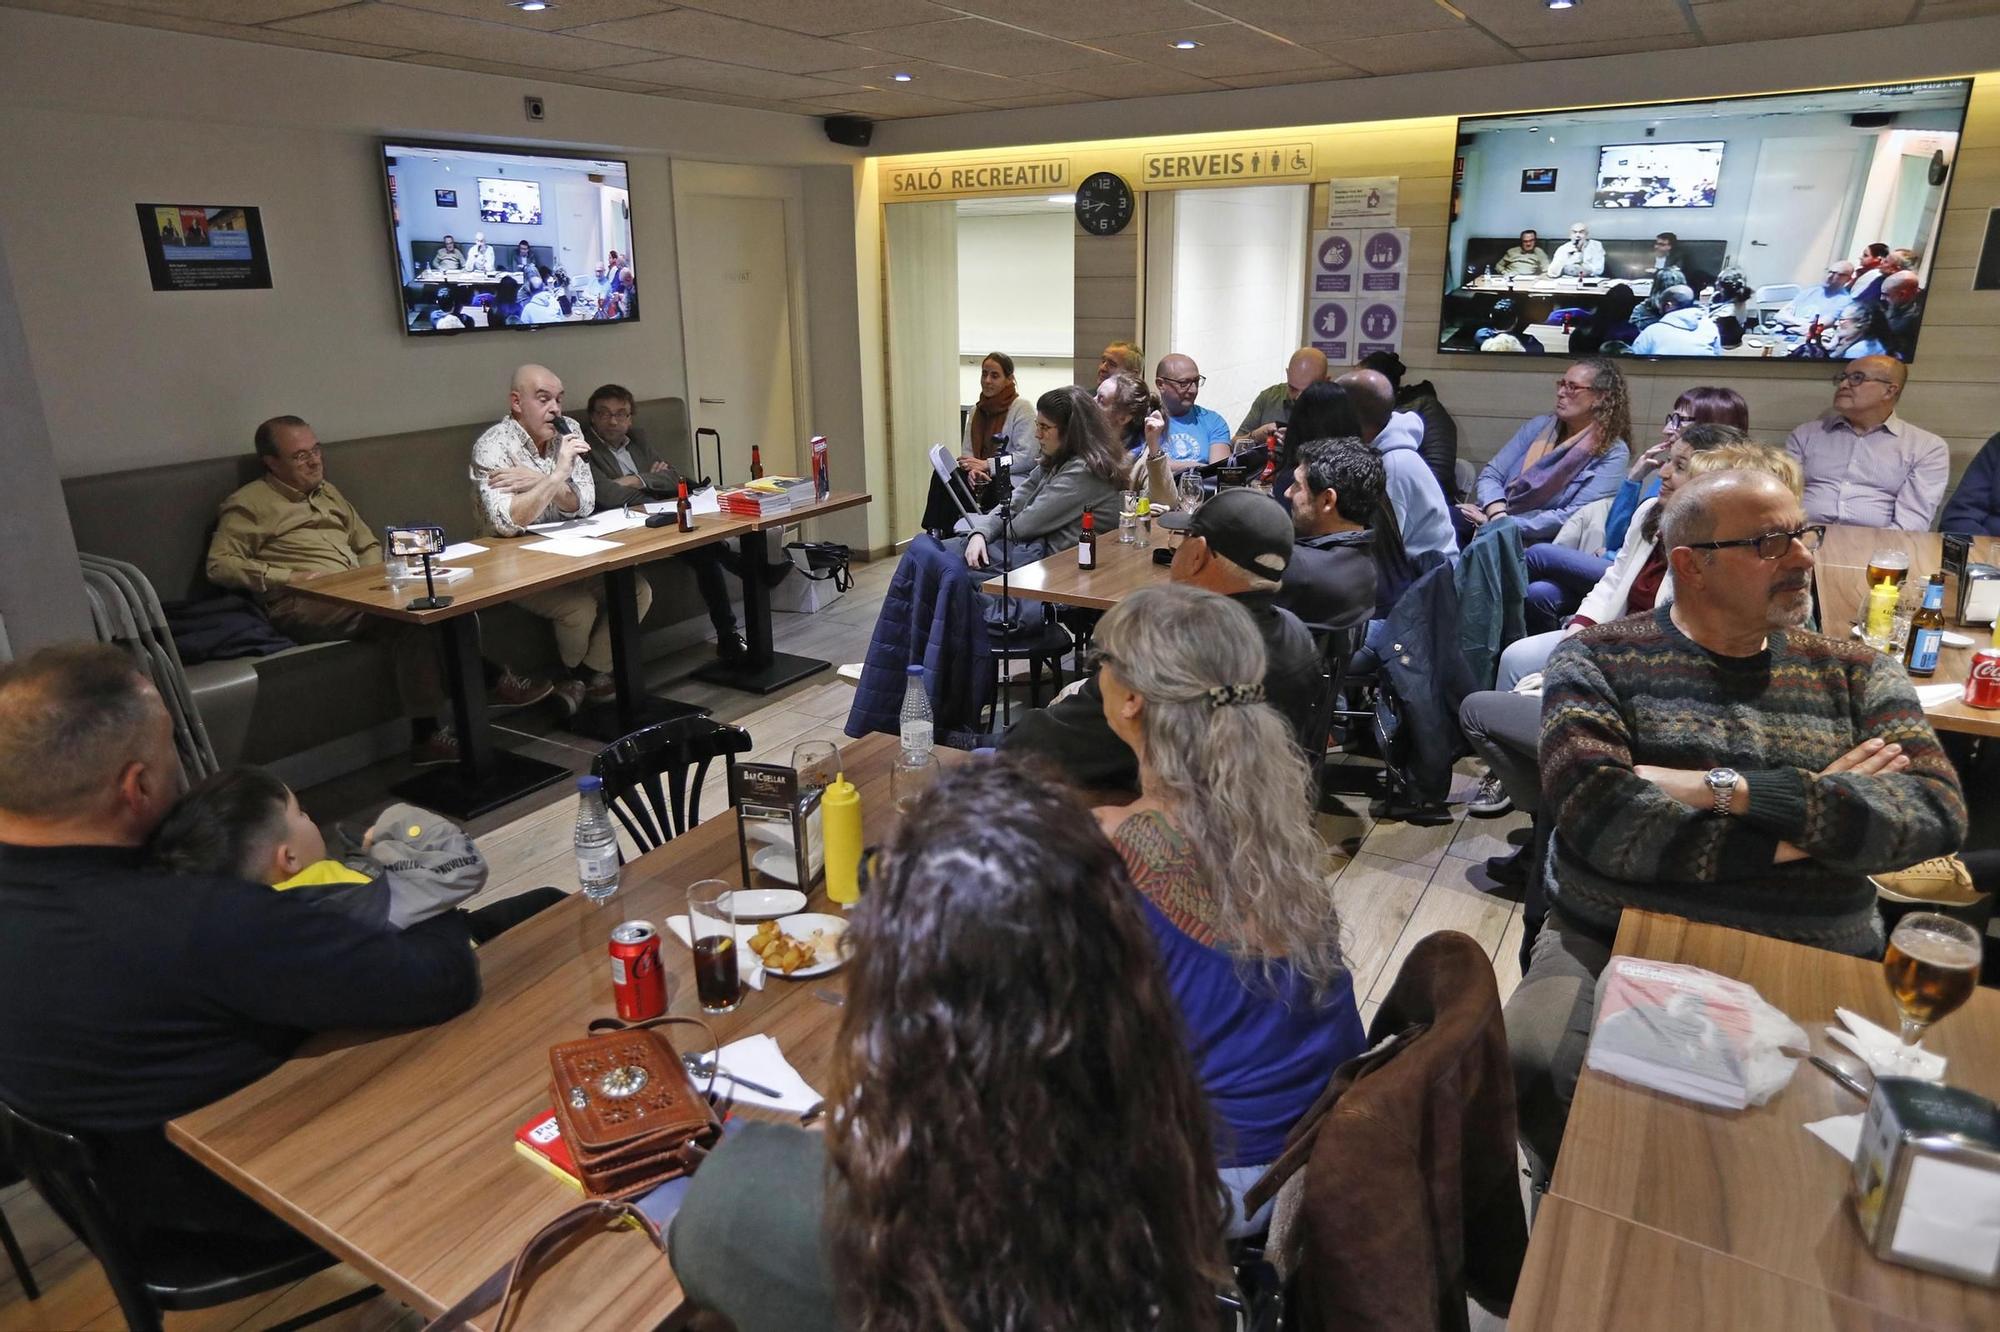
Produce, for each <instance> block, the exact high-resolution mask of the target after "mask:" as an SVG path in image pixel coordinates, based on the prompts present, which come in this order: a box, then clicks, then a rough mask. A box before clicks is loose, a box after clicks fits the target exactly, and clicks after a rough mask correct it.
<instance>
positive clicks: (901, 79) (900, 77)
mask: <svg viewBox="0 0 2000 1332" xmlns="http://www.w3.org/2000/svg"><path fill="white" fill-rule="evenodd" d="M889 77H890V78H892V79H894V80H895V81H896V82H898V83H908V82H909V81H910V80H911V79H914V78H915V77H917V76H916V75H914V74H891V75H890V76H889Z"/></svg>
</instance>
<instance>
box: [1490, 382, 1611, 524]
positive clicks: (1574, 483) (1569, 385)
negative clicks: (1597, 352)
mask: <svg viewBox="0 0 2000 1332" xmlns="http://www.w3.org/2000/svg"><path fill="white" fill-rule="evenodd" d="M1631 433H1632V399H1631V396H1630V394H1629V393H1628V391H1627V390H1626V387H1625V376H1624V375H1622V374H1620V373H1619V371H1618V367H1617V366H1615V365H1613V364H1612V363H1611V362H1610V361H1607V360H1605V359H1604V358H1603V357H1602V356H1586V357H1584V358H1583V359H1582V360H1579V361H1576V362H1573V363H1572V364H1571V365H1570V367H1569V369H1568V370H1566V371H1564V372H1563V376H1562V378H1560V379H1558V380H1557V381H1556V401H1555V410H1554V411H1552V412H1549V413H1547V414H1546V415H1543V416H1537V417H1536V418H1535V419H1534V420H1532V421H1529V422H1528V423H1527V424H1526V425H1524V426H1522V427H1521V428H1520V429H1519V430H1517V431H1515V432H1514V437H1513V438H1512V439H1510V440H1508V441H1507V443H1506V445H1505V446H1504V447H1502V448H1501V450H1500V452H1498V453H1497V454H1495V455H1494V456H1493V461H1492V462H1489V463H1487V464H1486V466H1485V467H1484V468H1483V469H1482V470H1481V471H1480V473H1479V480H1478V481H1477V482H1475V483H1474V484H1473V487H1472V501H1471V502H1470V503H1468V504H1461V505H1459V506H1458V528H1459V539H1460V541H1461V542H1464V541H1466V540H1469V539H1470V538H1471V536H1472V533H1473V532H1475V531H1476V530H1478V529H1479V528H1481V527H1484V526H1485V525H1486V524H1487V523H1489V522H1491V521H1493V520H1494V519H1495V518H1498V517H1501V516H1502V515H1505V516H1507V517H1509V518H1512V519H1513V520H1514V525H1515V527H1516V528H1518V529H1519V530H1520V533H1521V544H1522V545H1524V546H1527V545H1533V544H1535V543H1536V542H1538V541H1548V540H1551V539H1553V538H1554V536H1555V534H1556V533H1557V532H1559V531H1561V530H1562V525H1563V522H1564V520H1565V519H1567V518H1568V517H1569V516H1570V515H1571V514H1572V513H1575V512H1576V511H1577V510H1578V509H1580V508H1582V507H1583V506H1584V505H1586V504H1588V503H1590V502H1591V501H1592V500H1600V499H1605V498H1607V497H1609V496H1610V495H1612V494H1613V493H1615V492H1616V491H1617V489H1618V483H1619V481H1620V480H1621V479H1622V478H1623V476H1624V473H1625V460H1626V457H1627V455H1628V453H1629V449H1628V448H1627V446H1626V443H1625V441H1626V439H1627V438H1628V437H1629V436H1630V435H1631Z"/></svg>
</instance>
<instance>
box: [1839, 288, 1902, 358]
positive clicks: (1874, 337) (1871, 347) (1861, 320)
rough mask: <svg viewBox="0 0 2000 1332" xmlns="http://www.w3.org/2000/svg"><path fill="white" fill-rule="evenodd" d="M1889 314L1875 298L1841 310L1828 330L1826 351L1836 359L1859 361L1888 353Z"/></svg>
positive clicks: (1889, 336)
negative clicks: (1865, 357)
mask: <svg viewBox="0 0 2000 1332" xmlns="http://www.w3.org/2000/svg"><path fill="white" fill-rule="evenodd" d="M1892 336H1893V335H1892V334H1891V333H1890V331H1889V316H1888V314H1887V312H1886V311H1884V310H1883V309H1882V307H1881V306H1879V305H1877V304H1876V303H1875V302H1873V301H1855V302H1854V303H1853V304H1851V305H1849V306H1848V307H1847V308H1846V309H1844V310H1842V311H1841V312H1840V314H1839V315H1838V316H1836V317H1835V319H1834V321H1833V327H1832V328H1831V329H1830V330H1828V333H1827V338H1828V346H1827V351H1826V354H1827V355H1828V356H1829V357H1830V358H1832V359H1833V360H1836V361H1853V360H1859V359H1860V358H1861V357H1863V356H1888V355H1890V354H1891V353H1890V351H1889V342H1890V340H1891V338H1892Z"/></svg>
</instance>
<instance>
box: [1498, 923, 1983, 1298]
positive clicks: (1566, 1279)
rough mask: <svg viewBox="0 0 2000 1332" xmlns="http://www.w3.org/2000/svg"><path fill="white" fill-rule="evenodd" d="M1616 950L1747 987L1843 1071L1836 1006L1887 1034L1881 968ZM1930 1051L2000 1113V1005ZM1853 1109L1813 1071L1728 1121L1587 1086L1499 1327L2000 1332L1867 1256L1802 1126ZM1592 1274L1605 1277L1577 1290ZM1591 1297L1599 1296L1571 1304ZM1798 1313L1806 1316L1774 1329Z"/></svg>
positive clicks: (1661, 939)
mask: <svg viewBox="0 0 2000 1332" xmlns="http://www.w3.org/2000/svg"><path fill="white" fill-rule="evenodd" d="M1614 951H1615V952H1616V953H1619V954H1623V955H1627V956H1633V957H1646V958H1654V959H1658V960H1660V961H1665V962H1685V963H1689V964H1692V965H1694V966H1699V967H1705V968H1707V969H1708V970H1710V971H1714V972H1717V973H1719V974H1721V975H1724V976H1732V977H1735V978H1737V979H1739V980H1743V981H1747V982H1749V983H1750V984H1752V985H1754V986H1756V987H1757V991H1758V993H1760V994H1761V995H1763V997H1764V998H1765V999H1766V1000H1768V1001H1769V1002H1771V1003H1772V1004H1775V1005H1776V1006H1777V1007H1779V1008H1781V1009H1783V1010H1784V1011H1785V1012H1786V1013H1787V1014H1789V1015H1790V1016H1791V1018H1792V1019H1793V1020H1794V1021H1796V1022H1797V1023H1798V1024H1799V1025H1800V1026H1801V1027H1803V1028H1804V1029H1805V1030H1806V1032H1807V1034H1808V1036H1809V1037H1810V1039H1811V1043H1812V1045H1813V1048H1814V1049H1817V1050H1821V1051H1825V1052H1830V1053H1835V1054H1843V1055H1844V1052H1842V1051H1841V1050H1840V1047H1838V1046H1836V1045H1834V1044H1833V1043H1832V1042H1831V1041H1829V1040H1828V1039H1827V1038H1826V1036H1825V1035H1824V1033H1823V1031H1822V1028H1824V1027H1825V1026H1826V1025H1827V1024H1828V1023H1829V1022H1832V1021H1834V1016H1833V1010H1834V1007H1835V1005H1840V1006H1842V1007H1845V1008H1848V1009H1851V1010H1853V1011H1854V1012H1857V1013H1859V1014H1861V1015H1862V1016H1864V1017H1866V1018H1868V1019H1869V1020H1870V1021H1872V1022H1875V1023H1878V1024H1881V1025H1884V1026H1887V1027H1889V1028H1890V1029H1892V1030H1893V1029H1894V1028H1895V1025H1896V1011H1895V1005H1894V1003H1893V1002H1892V1000H1891V999H1890V997H1889V987H1888V985H1887V983H1886V982H1885V981H1884V980H1883V976H1882V968H1881V965H1880V964H1879V963H1874V962H1867V961H1863V960H1861V959H1859V958H1853V957H1847V956H1844V955H1841V954H1837V953H1828V952H1823V951H1821V950H1818V949H1813V948H1807V947H1804V946H1802V945H1799V944H1792V943H1784V942H1781V941H1779V940H1776V939H1769V938H1765V937H1762V936H1759V935H1753V934H1746V933H1743V932H1742V931H1739V930H1730V929H1724V928H1722V927H1720V926H1714V925H1697V924H1693V923H1691V922H1689V921H1686V920H1683V919H1680V918H1679V917H1675V916H1662V915H1655V914H1652V913H1649V912H1643V911H1630V910H1628V911H1627V912H1626V913H1625V916H1624V920H1623V923H1622V924H1621V926H1620V928H1619V931H1618V939H1617V944H1616V948H1615V950H1614ZM1924 1044H1925V1047H1926V1048H1928V1049H1932V1050H1935V1051H1937V1052H1939V1053H1941V1054H1943V1055H1945V1056H1946V1057H1947V1058H1948V1059H1949V1060H1950V1063H1949V1065H1948V1067H1947V1069H1946V1074H1947V1079H1948V1081H1950V1082H1951V1084H1952V1085H1954V1086H1959V1087H1966V1088H1969V1089H1971V1090H1973V1091H1976V1092H1979V1093H1980V1094H1982V1095H1985V1096H1991V1097H2000V993H1995V992H1994V991H1992V990H1989V989H1979V990H1977V991H1975V992H1974V994H1973V997H1972V1000H1971V1002H1969V1003H1968V1004H1967V1005H1966V1006H1965V1007H1964V1008H1963V1009H1961V1010H1960V1011H1959V1012H1957V1013H1955V1014H1953V1015H1952V1016H1951V1017H1948V1018H1946V1019H1945V1020H1944V1021H1943V1022H1941V1023H1939V1024H1938V1025H1937V1026H1936V1027H1934V1028H1933V1029H1932V1030H1931V1032H1930V1033H1929V1034H1928V1035H1927V1036H1926V1037H1925V1038H1924ZM1863 1108H1864V1106H1863V1102H1862V1101H1861V1100H1860V1098H1858V1097H1856V1096H1854V1095H1853V1094H1852V1093H1850V1092H1847V1091H1845V1090H1844V1089H1842V1088H1841V1087H1840V1086H1839V1085H1838V1084H1836V1083H1835V1082H1834V1081H1833V1080H1832V1079H1831V1078H1829V1077H1827V1076H1826V1075H1824V1074H1823V1073H1821V1072H1820V1071H1819V1070H1818V1069H1816V1068H1814V1067H1813V1066H1812V1065H1810V1064H1806V1063H1801V1064H1800V1065H1799V1066H1798V1068H1797V1070H1796V1071H1795V1072H1794V1073H1793V1075H1792V1080H1791V1081H1790V1083H1788V1084H1787V1085H1786V1087H1785V1088H1784V1090H1782V1091H1780V1092H1779V1093H1778V1094H1777V1095H1776V1096H1775V1097H1773V1098H1772V1099H1771V1100H1770V1101H1769V1102H1768V1103H1767V1104H1765V1105H1762V1106H1753V1107H1751V1108H1749V1109H1746V1110H1738V1111H1731V1110H1719V1109H1714V1108H1711V1107H1707V1106H1701V1105H1696V1104H1694V1103H1693V1102H1691V1101H1683V1100H1680V1099H1678V1098H1675V1097H1671V1096H1666V1095H1662V1094H1660V1093H1658V1092H1652V1091H1648V1090H1646V1089H1644V1088H1641V1087H1636V1086H1633V1085H1632V1084H1630V1083H1625V1082H1620V1081H1619V1080H1617V1079H1616V1078H1612V1077H1609V1076H1607V1075H1605V1074H1602V1073H1595V1072H1592V1071H1590V1070H1589V1069H1585V1070H1584V1071H1583V1073H1582V1076H1581V1077H1580V1079H1579V1080H1578V1083H1577V1089H1576V1098H1575V1100H1574V1102H1573V1104H1572V1106H1571V1110H1570V1117H1569V1125H1568V1128H1567V1130H1566V1131H1565V1133H1564V1136H1563V1146H1562V1155H1561V1157H1560V1158H1559V1159H1558V1160H1557V1163H1556V1172H1555V1178H1554V1179H1553V1181H1552V1182H1551V1185H1550V1192H1549V1196H1548V1198H1547V1199H1546V1200H1545V1201H1544V1203H1543V1208H1542V1212H1541V1214H1540V1216H1539V1217H1538V1219H1537V1221H1536V1225H1535V1231H1534V1236H1533V1238H1532V1240H1531V1241H1530V1243H1529V1246H1528V1263H1527V1267H1526V1270H1525V1272H1524V1274H1523V1278H1522V1282H1521V1287H1520V1291H1519V1294H1518V1295H1517V1296H1516V1299H1515V1305H1514V1317H1513V1319H1512V1320H1510V1322H1509V1327H1510V1328H1517V1329H1519V1328H1571V1327H1624V1326H1627V1325H1628V1324H1626V1323H1625V1322H1623V1321H1622V1319H1620V1318H1618V1317H1602V1318H1600V1317H1595V1316H1580V1315H1579V1313H1578V1311H1579V1310H1586V1309H1588V1310H1598V1311H1608V1310H1617V1311H1625V1310H1635V1311H1652V1312H1650V1313H1648V1314H1645V1315H1643V1316H1641V1315H1638V1314H1635V1317H1637V1318H1638V1321H1636V1322H1634V1323H1632V1324H1630V1326H1638V1327H1653V1326H1663V1327H1664V1326H1674V1327H1688V1328H1697V1327H1698V1328H1702V1329H1705V1330H1714V1329H1733V1328H1742V1329H1745V1330H1746V1332H1749V1330H1750V1329H1756V1330H1757V1332H1764V1330H1765V1329H1768V1328H1771V1327H1773V1326H1777V1327H1808V1326H1812V1327H1819V1326H1855V1327H1859V1326H1869V1327H1880V1326H1901V1325H1902V1324H1899V1323H1897V1322H1896V1320H1899V1319H1900V1320H1907V1322H1908V1323H1909V1324H1910V1325H1915V1326H1923V1327H1929V1328H1965V1329H1973V1328H1993V1327H2000V1291H1993V1290H1987V1289H1984V1288H1982V1287H1979V1286H1975V1285H1972V1284H1970V1283H1967V1282H1961V1281H1954V1280H1952V1279H1951V1278H1949V1277H1943V1276H1937V1275H1933V1274H1930V1273H1926V1272H1920V1271H1918V1270H1916V1269H1915V1268H1910V1267H1904V1266H1901V1265H1899V1264H1895V1263H1887V1262H1883V1261H1881V1260H1880V1259H1878V1258H1876V1257H1874V1256H1873V1255H1872V1254H1870V1253H1869V1252H1868V1251H1867V1248H1866V1246H1865V1245H1864V1243H1863V1241H1862V1237H1861V1231H1860V1228H1859V1226H1857V1225H1856V1224H1855V1221H1854V1217H1853V1214H1852V1211H1851V1209H1850V1206H1849V1203H1848V1200H1847V1186H1848V1165H1847V1162H1846V1161H1844V1160H1842V1159H1841V1158H1840V1157H1839V1156H1837V1155H1836V1154H1835V1153H1834V1152H1832V1151H1831V1150H1829V1149H1828V1148H1827V1146H1826V1144H1824V1143H1822V1142H1821V1141H1820V1140H1819V1139H1817V1138H1816V1137H1814V1136H1813V1135H1811V1134H1810V1133H1807V1132H1806V1131H1805V1129H1804V1127H1803V1126H1804V1125H1805V1124H1807V1123H1810V1122H1813V1121H1815V1120H1820V1119H1825V1118H1827V1117H1828V1116H1831V1115H1845V1114H1854V1113H1857V1112H1859V1111H1860V1110H1862V1109H1863ZM1552 1207H1553V1209H1554V1210H1553V1211H1552V1210H1551V1208H1552ZM1612 1261H1616V1262H1617V1265H1616V1266H1612V1267H1609V1268H1608V1269H1606V1266H1605V1265H1606V1263H1607V1262H1612ZM1592 1268H1595V1269H1598V1270H1608V1271H1609V1275H1608V1276H1600V1277H1596V1278H1590V1277H1587V1276H1586V1275H1585V1273H1586V1270H1587V1269H1592ZM1690 1278H1696V1279H1690ZM1593 1280H1594V1281H1596V1282H1597V1283H1598V1284H1599V1285H1600V1286H1602V1287H1603V1289H1597V1290H1592V1289H1584V1290H1579V1291H1571V1290H1569V1289H1567V1287H1568V1286H1570V1285H1571V1284H1573V1283H1577V1282H1584V1283H1586V1284H1587V1283H1589V1282H1590V1281H1593ZM1656 1306H1657V1308H1656ZM1801 1310H1809V1311H1811V1312H1812V1317H1810V1318H1805V1319H1803V1320H1802V1319H1800V1318H1794V1317H1790V1316H1787V1317H1783V1318H1780V1319H1778V1320H1776V1321H1775V1322H1774V1321H1773V1319H1772V1318H1771V1317H1770V1315H1771V1314H1772V1313H1774V1312H1783V1313H1787V1314H1789V1313H1790V1312H1793V1311H1801ZM1661 1311H1665V1312H1661ZM1648 1317H1650V1318H1651V1319H1652V1321H1647V1318H1648ZM1663 1318H1668V1319H1669V1321H1665V1322H1663V1321H1661V1319H1663Z"/></svg>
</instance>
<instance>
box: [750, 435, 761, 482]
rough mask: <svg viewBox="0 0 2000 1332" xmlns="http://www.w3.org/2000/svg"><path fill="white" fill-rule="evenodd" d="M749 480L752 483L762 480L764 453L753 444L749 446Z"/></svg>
mask: <svg viewBox="0 0 2000 1332" xmlns="http://www.w3.org/2000/svg"><path fill="white" fill-rule="evenodd" d="M750 479H751V480H752V481H762V480H763V479H764V451H763V450H762V449H760V448H758V447H757V446H756V445H755V444H752V445H751V446H750Z"/></svg>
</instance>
